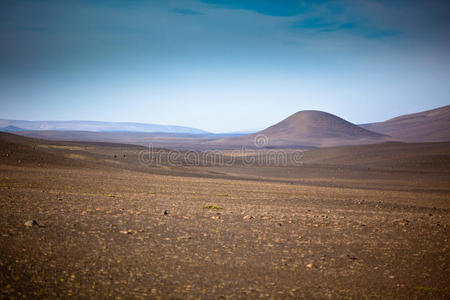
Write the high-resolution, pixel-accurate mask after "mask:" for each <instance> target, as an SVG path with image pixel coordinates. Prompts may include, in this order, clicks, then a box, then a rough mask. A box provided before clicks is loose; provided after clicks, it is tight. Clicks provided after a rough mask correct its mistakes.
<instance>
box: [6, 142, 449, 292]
mask: <svg viewBox="0 0 450 300" xmlns="http://www.w3.org/2000/svg"><path fill="white" fill-rule="evenodd" d="M377 147H380V148H379V149H380V152H382V153H383V154H382V155H381V154H380V156H379V158H378V159H376V157H374V153H372V152H370V148H364V146H361V147H359V148H358V147H348V148H333V149H323V150H314V151H311V152H308V153H306V154H305V157H304V164H303V165H296V166H294V165H289V166H258V165H252V166H247V165H243V164H242V161H239V160H237V161H236V162H235V164H234V165H231V166H228V167H220V166H217V165H216V166H214V165H212V164H210V163H209V164H208V161H205V162H203V163H202V165H199V166H192V165H189V164H188V163H186V162H185V161H182V160H180V161H179V162H180V164H177V165H175V166H174V165H170V164H169V163H168V161H167V160H166V159H167V154H168V153H169V152H168V151H167V150H161V153H162V154H161V155H162V156H163V159H162V160H161V161H160V162H159V163H152V164H149V165H147V166H143V165H141V164H139V162H138V156H139V153H140V151H142V150H143V148H140V147H137V146H127V145H117V144H100V143H63V142H46V141H42V140H33V139H26V138H23V137H17V136H14V135H10V134H1V135H0V205H1V208H2V217H1V218H0V234H1V236H0V297H4V298H22V297H28V298H30V297H31V298H69V297H78V298H111V297H121V298H127V299H128V298H163V299H167V298H169V299H173V298H181V299H186V298H188V299H189V298H201V299H217V298H232V299H236V298H240V299H242V298H244V299H247V298H258V297H262V298H275V299H286V298H287V299H298V298H404V299H411V298H413V299H414V298H435V299H448V298H449V297H450V290H449V284H448V282H449V281H448V279H449V278H450V266H449V264H450V251H449V247H450V242H449V237H450V230H449V229H450V228H449V221H450V216H449V209H450V202H449V200H450V199H449V190H450V186H449V183H450V170H449V167H448V162H449V157H450V151H449V148H450V147H449V144H448V143H442V144H416V145H414V144H413V145H407V144H397V146H395V145H393V144H385V145H377ZM388 148H389V149H390V150H389V151H388V150H386V149H388ZM382 149H384V150H383V151H384V152H383V151H381V150H382ZM164 151H165V152H164ZM315 151H322V152H315ZM365 152H366V153H367V154H366V155H367V157H371V158H370V159H363V158H361V157H362V156H363V155H364V153H365ZM389 153H390V154H389ZM414 153H415V154H414ZM225 154H226V153H225ZM250 155H255V153H250ZM389 156H392V157H394V158H392V159H393V160H396V161H399V162H400V163H398V164H397V165H395V164H394V165H393V167H392V166H391V165H390V163H388V158H389ZM351 157H355V159H354V160H353V163H352V159H351ZM424 166H426V168H425V167H424ZM389 174H391V175H389ZM29 220H35V221H36V223H37V224H33V223H27V224H28V225H30V226H25V223H26V222H27V221H29Z"/></svg>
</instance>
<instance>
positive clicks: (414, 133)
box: [360, 105, 450, 142]
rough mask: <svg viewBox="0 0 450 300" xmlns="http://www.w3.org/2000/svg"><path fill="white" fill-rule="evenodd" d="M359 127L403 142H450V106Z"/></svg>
mask: <svg viewBox="0 0 450 300" xmlns="http://www.w3.org/2000/svg"><path fill="white" fill-rule="evenodd" d="M360 126H361V127H363V128H365V129H368V130H371V131H374V132H378V133H381V134H386V135H390V136H392V137H395V138H398V139H400V140H402V141H405V142H447V141H450V105H447V106H443V107H439V108H436V109H432V110H428V111H424V112H419V113H415V114H409V115H403V116H399V117H396V118H393V119H390V120H387V121H385V122H378V123H371V124H362V125H360Z"/></svg>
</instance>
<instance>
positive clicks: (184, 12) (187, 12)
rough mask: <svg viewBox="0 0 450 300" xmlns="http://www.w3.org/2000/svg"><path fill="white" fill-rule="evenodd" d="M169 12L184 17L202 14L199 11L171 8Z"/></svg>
mask: <svg viewBox="0 0 450 300" xmlns="http://www.w3.org/2000/svg"><path fill="white" fill-rule="evenodd" d="M170 11H171V12H173V13H175V14H179V15H184V16H198V15H203V13H201V12H199V11H195V10H192V9H187V8H172V9H171V10H170Z"/></svg>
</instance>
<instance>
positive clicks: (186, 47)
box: [0, 0, 450, 133]
mask: <svg viewBox="0 0 450 300" xmlns="http://www.w3.org/2000/svg"><path fill="white" fill-rule="evenodd" d="M0 7H1V10H0V44H1V45H2V46H1V47H0V101H1V102H0V103H1V106H2V111H1V113H0V118H1V119H14V120H61V121H68V120H91V121H105V122H136V123H150V124H162V125H177V126H188V127H194V128H198V129H202V130H206V131H210V132H215V133H220V132H233V131H243V130H248V129H249V128H260V129H262V128H266V127H268V126H270V125H273V124H274V123H277V122H279V121H281V120H282V119H284V118H286V117H288V116H289V115H291V114H293V113H295V112H297V111H300V110H322V111H326V112H329V113H332V114H334V115H337V116H339V117H341V118H344V119H346V120H347V121H350V122H352V123H355V124H362V123H371V122H379V121H385V120H387V119H390V118H393V117H396V116H399V115H403V114H408V113H415V112H420V111H424V110H429V109H434V108H437V107H441V106H445V105H447V104H449V102H450V101H449V95H450V85H449V84H448V82H450V60H449V55H448V53H450V36H449V35H448V32H449V30H450V3H449V2H448V1H433V2H423V1H375V0H373V1H358V2H354V1H324V0H321V1H315V2H314V3H306V2H305V1H297V0H287V1H282V3H281V2H280V1H273V0H272V1H253V0H249V1H235V0H202V1H200V0H195V1H194V0H187V1H177V0H175V1H162V0H161V1H151V3H148V2H146V1H139V0H136V1H120V0H117V1H95V2H94V1H87V0H86V1H66V2H60V1H24V2H17V1H2V3H1V4H0Z"/></svg>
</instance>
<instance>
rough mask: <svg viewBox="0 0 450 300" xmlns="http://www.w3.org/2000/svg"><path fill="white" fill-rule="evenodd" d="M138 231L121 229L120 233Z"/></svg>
mask: <svg viewBox="0 0 450 300" xmlns="http://www.w3.org/2000/svg"><path fill="white" fill-rule="evenodd" d="M135 232H136V231H134V230H121V231H120V233H121V234H133V233H135Z"/></svg>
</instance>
